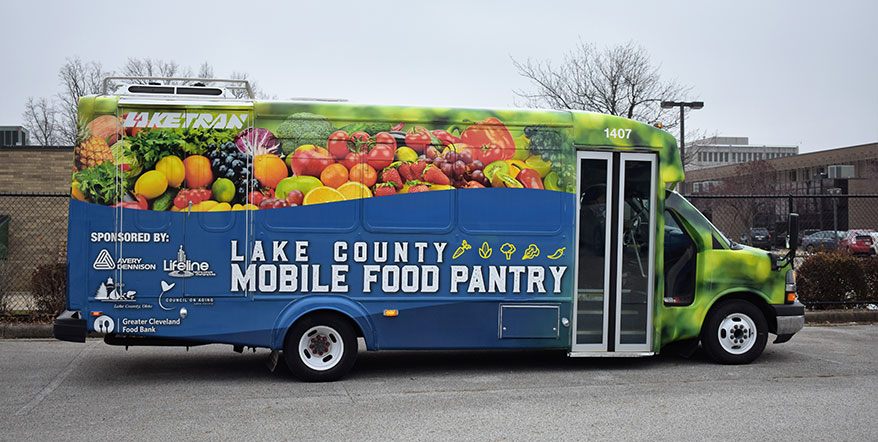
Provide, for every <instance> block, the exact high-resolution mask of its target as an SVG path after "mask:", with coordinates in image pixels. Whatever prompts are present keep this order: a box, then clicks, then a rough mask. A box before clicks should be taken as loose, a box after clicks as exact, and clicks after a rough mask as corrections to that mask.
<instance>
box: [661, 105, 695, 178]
mask: <svg viewBox="0 0 878 442" xmlns="http://www.w3.org/2000/svg"><path fill="white" fill-rule="evenodd" d="M661 106H662V109H671V108H675V107H679V108H680V165H681V166H682V167H683V172H684V173H685V172H686V130H685V129H686V127H685V124H684V122H685V121H686V119H685V116H684V112H685V109H686V108H687V107H689V108H692V109H701V108H703V107H704V102H703V101H662V103H661ZM680 190H681V191H682V192H683V193H685V191H686V182H685V181H684V182H682V183H680Z"/></svg>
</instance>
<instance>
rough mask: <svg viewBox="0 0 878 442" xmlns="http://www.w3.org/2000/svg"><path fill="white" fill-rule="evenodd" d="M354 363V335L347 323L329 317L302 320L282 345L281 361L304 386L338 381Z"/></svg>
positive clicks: (320, 315) (345, 319)
mask: <svg viewBox="0 0 878 442" xmlns="http://www.w3.org/2000/svg"><path fill="white" fill-rule="evenodd" d="M356 359H357V334H356V333H355V332H354V328H353V326H352V325H351V324H350V322H349V321H348V320H347V318H342V317H340V316H338V315H333V314H323V313H320V314H315V315H311V316H306V317H304V318H302V319H300V320H298V321H296V323H295V324H293V326H292V327H290V331H289V333H288V334H287V338H286V342H285V343H284V360H285V361H286V363H287V366H288V367H289V368H290V371H291V372H292V373H293V375H294V376H295V377H297V378H299V379H301V380H303V381H306V382H329V381H335V380H338V379H340V378H341V377H342V376H344V375H345V374H347V372H348V371H350V369H351V368H352V367H353V366H354V361H355V360H356Z"/></svg>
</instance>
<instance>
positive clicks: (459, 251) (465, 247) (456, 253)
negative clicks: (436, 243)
mask: <svg viewBox="0 0 878 442" xmlns="http://www.w3.org/2000/svg"><path fill="white" fill-rule="evenodd" d="M471 248H473V247H472V246H471V245H469V243H467V242H466V240H463V242H462V243H460V247H458V248H457V250H455V251H454V255H451V259H457V258H458V257H460V255H463V252H465V251H467V250H469V249H471Z"/></svg>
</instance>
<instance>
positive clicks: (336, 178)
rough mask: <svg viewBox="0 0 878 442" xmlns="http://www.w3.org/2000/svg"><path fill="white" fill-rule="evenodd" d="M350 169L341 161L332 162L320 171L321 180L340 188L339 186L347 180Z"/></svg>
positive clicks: (327, 184) (325, 183)
mask: <svg viewBox="0 0 878 442" xmlns="http://www.w3.org/2000/svg"><path fill="white" fill-rule="evenodd" d="M347 180H348V169H347V167H344V165H343V164H341V163H335V164H330V165H328V166H326V169H323V172H320V181H322V182H323V184H324V185H326V186H329V187H332V188H333V189H338V187H339V186H341V185H342V184H344V183H345V182H347Z"/></svg>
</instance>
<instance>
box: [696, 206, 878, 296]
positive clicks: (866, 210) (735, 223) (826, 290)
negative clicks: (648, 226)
mask: <svg viewBox="0 0 878 442" xmlns="http://www.w3.org/2000/svg"><path fill="white" fill-rule="evenodd" d="M686 199H688V200H689V201H690V202H691V203H692V204H693V205H694V206H695V207H697V208H698V209H699V210H700V211H701V212H702V213H703V214H704V215H705V216H706V217H707V218H708V219H710V221H711V222H712V223H713V224H714V225H715V226H716V227H717V228H718V229H719V230H720V231H721V232H723V233H724V234H725V235H726V236H727V237H728V238H729V239H731V240H733V241H736V242H739V243H742V244H747V245H751V246H754V247H759V248H762V249H766V250H773V251H775V252H778V253H786V252H787V251H788V248H787V246H788V243H787V242H788V236H787V234H788V232H787V229H788V220H789V214H790V213H791V212H795V213H798V214H799V246H798V250H797V252H796V268H797V269H798V270H799V279H800V280H804V281H805V282H804V284H803V283H801V282H800V284H799V295H800V297H801V299H802V302H803V303H805V305H807V306H809V307H812V308H839V307H840V308H863V307H865V308H878V257H876V252H878V245H876V242H878V233H876V231H878V195H701V194H694V195H686Z"/></svg>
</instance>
